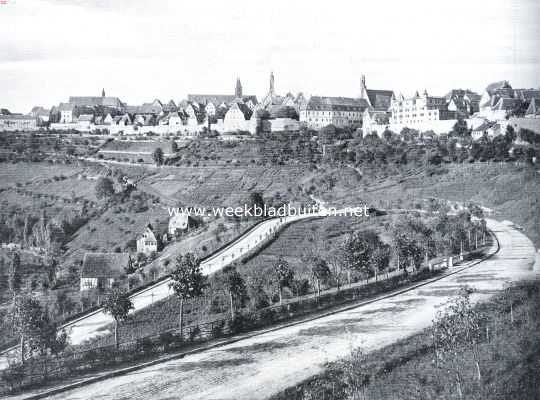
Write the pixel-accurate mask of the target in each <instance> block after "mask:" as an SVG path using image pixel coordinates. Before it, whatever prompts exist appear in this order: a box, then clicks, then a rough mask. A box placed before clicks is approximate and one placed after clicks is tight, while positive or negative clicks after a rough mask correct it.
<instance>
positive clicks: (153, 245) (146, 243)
mask: <svg viewBox="0 0 540 400" xmlns="http://www.w3.org/2000/svg"><path fill="white" fill-rule="evenodd" d="M157 251H158V235H157V233H156V232H155V230H154V228H153V227H152V225H151V224H148V225H146V227H145V229H144V232H143V233H142V235H141V236H140V237H139V238H138V239H137V253H143V254H151V253H153V252H157Z"/></svg>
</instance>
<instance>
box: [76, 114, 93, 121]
mask: <svg viewBox="0 0 540 400" xmlns="http://www.w3.org/2000/svg"><path fill="white" fill-rule="evenodd" d="M93 118H94V116H93V115H92V114H81V115H79V121H82V122H92V119H93Z"/></svg>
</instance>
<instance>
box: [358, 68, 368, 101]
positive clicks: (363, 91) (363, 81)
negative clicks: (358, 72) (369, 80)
mask: <svg viewBox="0 0 540 400" xmlns="http://www.w3.org/2000/svg"><path fill="white" fill-rule="evenodd" d="M360 98H361V99H364V100H368V101H369V99H368V96H367V87H366V76H365V75H364V74H362V76H361V77H360Z"/></svg>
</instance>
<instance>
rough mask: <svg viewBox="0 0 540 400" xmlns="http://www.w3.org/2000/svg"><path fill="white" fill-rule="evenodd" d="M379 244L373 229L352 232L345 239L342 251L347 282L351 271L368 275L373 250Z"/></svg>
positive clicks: (379, 241) (349, 279)
mask: <svg viewBox="0 0 540 400" xmlns="http://www.w3.org/2000/svg"><path fill="white" fill-rule="evenodd" d="M381 245H382V242H381V240H380V239H379V236H378V235H377V233H376V232H375V231H373V230H365V231H360V232H354V233H353V234H351V235H349V236H348V237H347V238H346V239H345V241H344V242H343V244H342V249H343V250H342V251H343V258H344V264H345V269H346V270H347V279H348V281H349V284H350V283H351V272H352V271H357V272H358V273H360V274H362V275H364V276H366V277H368V276H369V275H370V273H371V261H372V254H373V251H374V250H375V249H376V248H377V247H378V246H381Z"/></svg>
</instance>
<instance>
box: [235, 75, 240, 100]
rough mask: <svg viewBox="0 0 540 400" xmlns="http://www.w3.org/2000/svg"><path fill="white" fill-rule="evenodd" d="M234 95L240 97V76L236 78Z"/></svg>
mask: <svg viewBox="0 0 540 400" xmlns="http://www.w3.org/2000/svg"><path fill="white" fill-rule="evenodd" d="M234 96H235V97H236V98H242V83H240V78H236V88H235V90H234Z"/></svg>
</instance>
